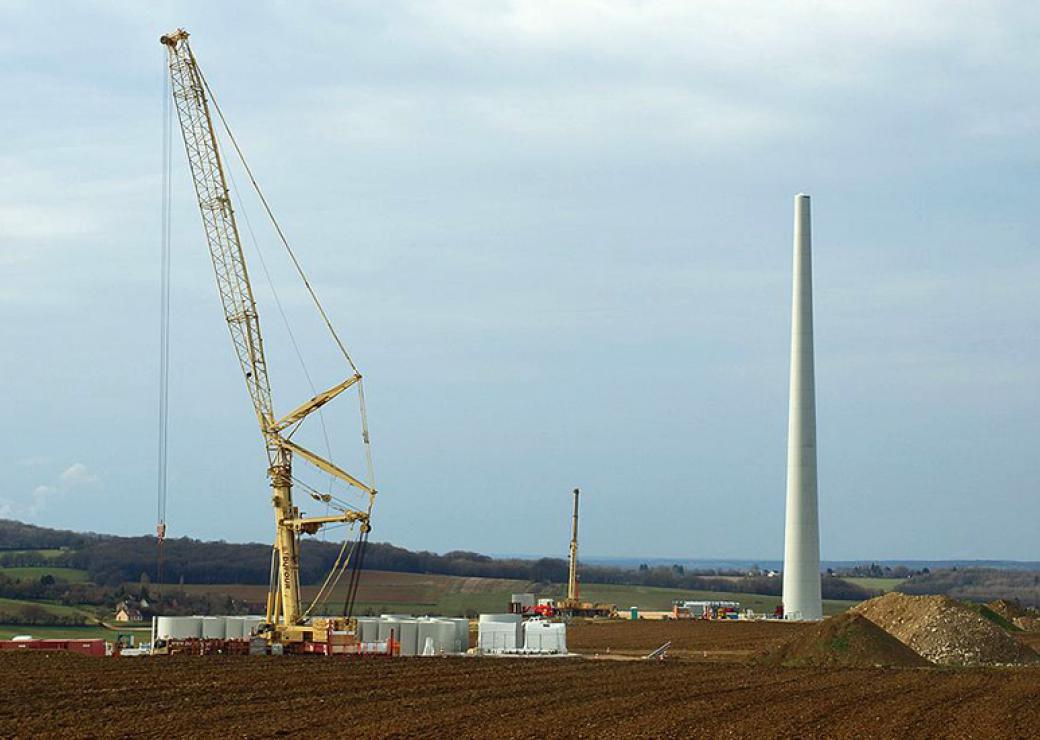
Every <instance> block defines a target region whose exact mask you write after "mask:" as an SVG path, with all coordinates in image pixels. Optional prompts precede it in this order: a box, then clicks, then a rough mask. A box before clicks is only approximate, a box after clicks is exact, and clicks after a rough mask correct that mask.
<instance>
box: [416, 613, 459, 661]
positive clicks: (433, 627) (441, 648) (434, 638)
mask: <svg viewBox="0 0 1040 740" xmlns="http://www.w3.org/2000/svg"><path fill="white" fill-rule="evenodd" d="M440 626H441V621H440V620H437V619H420V620H419V622H418V624H417V632H416V649H417V650H418V652H419V655H425V652H424V651H425V649H426V643H427V641H428V640H429V641H430V642H431V644H432V649H433V654H434V655H440V654H441V653H447V652H451V645H445V644H444V643H443V641H442V640H441V632H440ZM451 634H452V637H453V638H454V636H455V626H454V625H452V628H451ZM452 642H454V640H452Z"/></svg>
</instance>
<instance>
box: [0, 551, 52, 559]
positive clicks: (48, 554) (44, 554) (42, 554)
mask: <svg viewBox="0 0 1040 740" xmlns="http://www.w3.org/2000/svg"><path fill="white" fill-rule="evenodd" d="M66 552H68V551H67V550H60V549H52V550H46V549H44V550H0V555H37V556H39V557H41V558H48V559H53V558H56V557H58V556H59V555H63V554H65V553H66Z"/></svg>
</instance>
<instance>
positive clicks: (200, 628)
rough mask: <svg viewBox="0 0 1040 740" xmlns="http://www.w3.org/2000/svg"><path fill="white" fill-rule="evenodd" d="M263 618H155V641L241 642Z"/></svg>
mask: <svg viewBox="0 0 1040 740" xmlns="http://www.w3.org/2000/svg"><path fill="white" fill-rule="evenodd" d="M263 621H264V618H263V617H257V616H250V617H155V619H154V622H153V624H152V639H153V640H191V639H196V640H241V639H244V638H248V637H249V636H250V635H252V634H253V629H254V628H255V627H256V626H257V625H258V624H262V623H263Z"/></svg>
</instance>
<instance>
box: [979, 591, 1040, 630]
mask: <svg viewBox="0 0 1040 740" xmlns="http://www.w3.org/2000/svg"><path fill="white" fill-rule="evenodd" d="M986 606H988V607H989V608H990V609H992V610H993V611H995V612H996V613H997V614H999V615H1000V616H1002V617H1004V619H1006V620H1007V621H1009V622H1011V624H1013V625H1015V626H1016V627H1018V628H1019V629H1020V630H1024V631H1025V632H1040V612H1038V611H1037V610H1036V609H1027V608H1025V607H1024V606H1022V605H1021V604H1019V603H1018V602H1017V601H1008V600H1007V599H997V600H996V601H993V602H991V603H989V604H986Z"/></svg>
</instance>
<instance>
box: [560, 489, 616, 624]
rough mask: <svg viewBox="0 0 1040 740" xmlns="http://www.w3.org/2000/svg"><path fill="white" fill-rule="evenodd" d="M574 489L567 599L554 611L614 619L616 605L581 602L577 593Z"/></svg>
mask: <svg viewBox="0 0 1040 740" xmlns="http://www.w3.org/2000/svg"><path fill="white" fill-rule="evenodd" d="M580 495H581V491H580V490H579V489H577V488H575V489H574V514H573V515H572V516H571V546H570V567H569V569H568V572H567V598H566V599H563V600H561V601H560V602H559V603H557V604H556V611H558V612H559V613H560V614H561V615H563V616H569V617H616V616H617V605H615V604H593V603H590V602H588V601H581V599H580V598H579V593H578V497H579V496H580Z"/></svg>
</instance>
